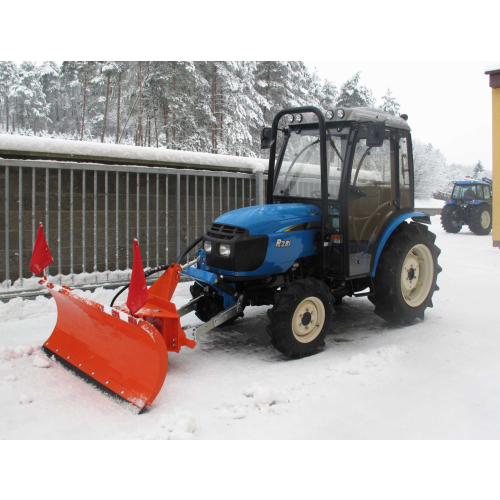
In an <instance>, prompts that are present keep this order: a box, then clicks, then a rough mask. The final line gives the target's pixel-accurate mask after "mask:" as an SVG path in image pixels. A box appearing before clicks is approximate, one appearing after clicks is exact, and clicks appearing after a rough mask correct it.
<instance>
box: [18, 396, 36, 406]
mask: <svg viewBox="0 0 500 500" xmlns="http://www.w3.org/2000/svg"><path fill="white" fill-rule="evenodd" d="M19 402H20V403H21V404H22V405H28V404H30V403H33V397H32V396H30V395H28V394H22V395H21V396H20V397H19Z"/></svg>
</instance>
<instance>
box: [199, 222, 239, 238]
mask: <svg viewBox="0 0 500 500" xmlns="http://www.w3.org/2000/svg"><path fill="white" fill-rule="evenodd" d="M246 232H247V231H246V230H245V229H243V228H242V227H237V226H229V225H227V224H213V225H212V227H211V228H210V229H209V230H208V231H207V236H209V237H210V238H216V239H217V240H232V239H233V238H234V237H235V236H239V235H242V234H246Z"/></svg>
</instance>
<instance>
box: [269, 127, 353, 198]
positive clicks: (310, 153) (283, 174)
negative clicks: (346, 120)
mask: <svg viewBox="0 0 500 500" xmlns="http://www.w3.org/2000/svg"><path fill="white" fill-rule="evenodd" d="M298 132H299V133H297V132H296V131H291V133H290V138H289V140H288V144H287V146H286V150H285V155H284V158H283V162H282V165H281V168H280V172H279V175H278V178H277V180H276V185H275V187H274V193H273V194H274V196H282V197H294V198H321V168H320V145H319V137H318V130H313V131H311V130H304V131H300V130H299V131H298ZM347 134H348V129H346V130H344V131H342V132H341V133H339V132H337V131H335V132H331V131H328V132H327V168H328V178H329V181H328V197H329V199H332V200H337V199H338V196H339V187H340V177H341V174H342V168H343V166H344V161H343V159H344V156H345V152H346V149H347Z"/></svg>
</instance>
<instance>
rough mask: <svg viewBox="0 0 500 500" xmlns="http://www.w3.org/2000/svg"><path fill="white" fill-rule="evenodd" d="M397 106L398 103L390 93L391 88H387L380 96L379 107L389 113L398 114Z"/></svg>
mask: <svg viewBox="0 0 500 500" xmlns="http://www.w3.org/2000/svg"><path fill="white" fill-rule="evenodd" d="M399 107H400V106H399V103H398V101H396V98H395V97H394V96H393V95H392V92H391V89H387V92H386V93H385V95H384V96H383V97H382V105H381V106H380V109H381V110H382V111H386V112H387V113H391V115H394V116H399Z"/></svg>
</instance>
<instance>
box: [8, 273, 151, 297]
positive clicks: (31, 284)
mask: <svg viewBox="0 0 500 500" xmlns="http://www.w3.org/2000/svg"><path fill="white" fill-rule="evenodd" d="M131 274H132V271H131V270H130V269H125V270H124V271H103V272H95V273H79V274H66V275H64V274H56V275H55V276H49V277H48V281H51V282H52V283H57V284H58V285H62V286H71V287H73V286H81V285H87V284H93V283H110V282H115V281H119V282H122V281H130V276H131ZM159 275H160V274H159ZM41 279H42V278H40V277H34V278H23V279H22V280H20V279H18V280H16V281H14V283H12V281H11V280H5V281H3V282H2V283H0V292H2V291H7V290H9V291H12V290H16V289H22V290H41V289H42V288H43V287H42V285H40V284H39V282H40V280H41Z"/></svg>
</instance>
